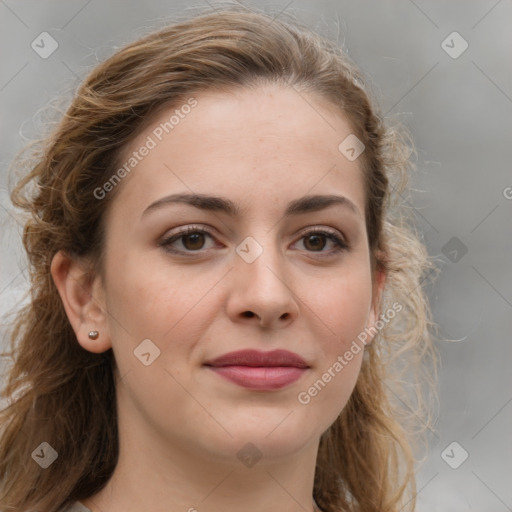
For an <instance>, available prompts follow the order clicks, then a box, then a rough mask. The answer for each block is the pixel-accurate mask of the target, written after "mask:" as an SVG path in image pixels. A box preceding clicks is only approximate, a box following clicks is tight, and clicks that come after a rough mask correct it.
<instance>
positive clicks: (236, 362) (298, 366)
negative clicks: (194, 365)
mask: <svg viewBox="0 0 512 512" xmlns="http://www.w3.org/2000/svg"><path fill="white" fill-rule="evenodd" d="M204 366H205V367H207V368H208V369H210V370H211V371H213V372H215V373H216V374H217V375H219V376H220V377H222V378H224V379H226V380H228V381H230V382H232V383H234V384H237V385H238V386H242V387H245V388H248V389H254V390H260V391H270V390H275V389H281V388H283V387H286V386H288V385H290V384H292V383H293V382H295V381H296V380H298V379H299V378H300V377H301V376H302V375H304V373H305V372H307V370H308V369H309V366H308V364H307V363H306V362H305V361H304V359H302V358H301V357H300V356H299V355H298V354H295V353H293V352H289V351H288V350H273V351H271V352H261V351H258V350H241V351H238V352H230V353H229V354H224V355H222V356H220V357H217V358H215V359H213V360H210V361H207V362H206V363H204Z"/></svg>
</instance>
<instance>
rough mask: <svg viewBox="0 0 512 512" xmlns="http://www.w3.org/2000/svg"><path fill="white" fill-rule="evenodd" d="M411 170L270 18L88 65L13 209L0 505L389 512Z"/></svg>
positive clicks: (233, 15)
mask: <svg viewBox="0 0 512 512" xmlns="http://www.w3.org/2000/svg"><path fill="white" fill-rule="evenodd" d="M410 152H411V149H410V145H409V144H407V143H406V139H405V138H404V137H403V136H401V135H400V132H398V131H397V130H395V129H393V128H391V127H389V126H387V125H386V124H385V123H384V121H383V120H382V119H381V118H380V117H379V116H378V114H377V110H376V107H374V106H373V105H372V104H371V101H370V98H369V96H368V93H367V92H366V90H365V85H364V80H363V77H362V75H361V74H360V73H359V72H358V71H357V70H356V68H355V67H354V66H353V65H352V64H351V63H350V62H349V60H348V59H347V57H346V56H345V55H344V54H343V53H342V52H341V50H339V49H338V48H336V46H335V45H334V44H332V43H329V42H327V41H325V40H323V39H322V38H320V37H319V36H317V35H314V34H312V33H311V32H310V31H308V30H307V29H306V28H305V27H303V26H301V25H300V24H299V23H297V22H294V21H288V22H282V21H280V20H278V19H274V20H272V18H270V17H268V16H266V15H263V14H255V13H249V12H246V11H245V10H242V9H224V10H222V11H218V12H216V13H214V14H203V15H200V16H196V17H194V18H192V19H190V20H185V21H182V22H180V23H177V24H175V25H174V26H170V27H167V28H164V29H162V30H160V31H159V32H155V33H152V34H150V35H148V36H146V37H145V38H143V39H141V40H139V41H136V42H135V43H132V44H130V45H128V46H126V47H125V48H123V49H121V50H120V51H118V52H117V53H116V54H115V55H113V56H112V57H111V58H110V59H108V60H107V61H106V62H104V63H102V64H101V65H99V66H98V67H97V68H96V69H94V70H93V71H92V72H91V74H90V75H89V76H88V77H87V79H86V80H85V82H84V83H83V85H82V86H81V87H80V88H79V90H78V92H77V93H76V96H75V98H74V100H73V102H72V104H71V106H70V107H69V109H68V111H67V112H66V114H65V115H64V117H63V119H62V120H61V122H60V124H59V125H58V127H57V128H56V130H55V131H54V132H53V133H52V134H51V135H50V136H49V138H48V139H47V141H46V143H45V144H44V145H43V147H42V149H41V151H40V152H39V153H36V154H35V155H34V157H33V160H32V161H29V163H30V162H32V163H31V164H30V165H31V172H30V173H29V174H28V175H27V176H26V177H25V178H24V179H23V180H22V181H21V182H20V183H19V184H18V186H17V187H16V189H15V190H14V192H13V195H12V197H13V201H14V203H15V204H16V205H17V206H19V207H22V208H25V209H26V210H27V211H28V213H29V214H30V218H29V219H28V220H27V223H26V226H25V231H24V244H25V247H26V250H27V253H28V256H29V259H30V263H31V276H32V300H31V302H30V304H29V305H28V306H27V307H26V309H25V310H24V311H23V312H21V313H20V315H19V318H18V321H17V324H16V326H15V328H14V330H13V334H12V353H11V357H12V358H13V366H12V369H11V370H10V373H9V375H8V380H7V385H6V387H5V390H4V395H5V396H6V397H11V400H10V401H9V404H10V405H9V407H7V408H6V409H5V410H3V412H2V416H1V425H2V438H1V441H0V478H1V488H0V505H1V509H2V510H4V509H5V510H7V509H8V510H17V511H18V510H19V511H22V510H23V511H25V510H44V511H45V512H46V511H48V512H54V511H55V512H56V511H62V510H73V511H79V510H80V511H87V510H90V511H93V512H120V511H131V510H150V511H152V512H160V511H164V510H165V511H168V510H184V511H185V510H188V511H195V510H197V511H203V510H209V511H230V510H233V511H234V510H244V511H246V512H255V511H269V510H281V511H283V510H284V511H290V512H291V511H299V510H300V511H308V512H310V511H314V510H322V511H325V512H327V511H329V512H334V511H360V512H363V511H364V512H370V511H374V512H377V511H379V512H384V511H386V512H387V511H398V510H407V509H413V508H414V455H413V451H412V448H411V444H410V443H411V442H412V438H411V434H412V433H413V432H412V431H411V425H410V424H409V423H407V421H406V420H407V415H409V416H412V417H414V418H417V417H418V411H417V410H416V408H415V406H412V405H410V404H409V402H408V401H407V400H408V398H410V396H406V394H405V391H404V390H402V389H401V388H400V387H399V382H400V381H401V380H403V379H402V375H403V373H404V372H408V373H407V379H408V384H409V386H408V388H409V387H410V385H411V384H413V385H414V384H416V385H419V383H420V382H421V379H425V378H428V376H429V375H431V373H429V372H432V368H431V367H430V366H429V364H427V363H432V362H433V361H434V356H435V352H434V349H433V346H432V341H431V337H430V334H429V327H430V321H429V310H428V306H427V303H426V300H425V297H424V292H423V291H422V286H421V284H422V279H423V277H424V273H425V270H426V269H428V268H430V263H429V261H428V259H427V255H426V251H425V249H424V247H423V245H422V244H421V243H420V242H419V240H418V239H417V237H416V236H415V234H414V231H413V229H412V228H411V227H409V222H408V221H407V219H406V217H405V216H404V215H403V211H402V207H401V203H400V202H399V201H397V200H395V199H396V198H399V197H400V194H401V193H403V192H404V190H405V189H404V187H405V181H406V178H407V171H408V169H409V167H410V165H409V156H410ZM30 185H32V188H30ZM406 362H407V364H405V363H406ZM413 370H414V371H413ZM409 391H410V389H408V392H409ZM419 403H420V404H421V402H419ZM403 507H405V508H403Z"/></svg>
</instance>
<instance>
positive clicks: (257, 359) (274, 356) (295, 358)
mask: <svg viewBox="0 0 512 512" xmlns="http://www.w3.org/2000/svg"><path fill="white" fill-rule="evenodd" d="M204 364H205V365H206V366H216V367H219V366H253V367H257V366H260V367H265V366H294V367H296V368H309V366H308V364H307V363H306V362H305V361H304V359H302V357H300V356H299V355H298V354H295V353H294V352H290V351H288V350H281V349H278V350H271V351H270V352H262V351H260V350H238V351H236V352H229V353H228V354H224V355H222V356H220V357H216V358H215V359H210V360H209V361H206V362H205V363H204Z"/></svg>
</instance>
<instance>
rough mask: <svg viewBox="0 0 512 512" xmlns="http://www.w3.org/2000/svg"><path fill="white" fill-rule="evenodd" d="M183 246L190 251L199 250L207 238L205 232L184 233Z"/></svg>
mask: <svg viewBox="0 0 512 512" xmlns="http://www.w3.org/2000/svg"><path fill="white" fill-rule="evenodd" d="M181 238H182V240H183V242H182V243H183V247H185V249H188V250H189V251H197V250H199V249H202V248H203V245H204V242H205V238H204V233H191V234H188V235H182V237H181Z"/></svg>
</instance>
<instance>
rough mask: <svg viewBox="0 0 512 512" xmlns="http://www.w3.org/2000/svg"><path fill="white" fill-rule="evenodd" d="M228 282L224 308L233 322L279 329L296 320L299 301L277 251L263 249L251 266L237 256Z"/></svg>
mask: <svg viewBox="0 0 512 512" xmlns="http://www.w3.org/2000/svg"><path fill="white" fill-rule="evenodd" d="M230 279H231V282H230V293H229V297H228V300H227V306H226V307H227V314H228V316H229V317H230V318H231V320H232V321H233V322H236V323H248V324H254V325H259V326H261V327H263V328H269V329H280V328H283V327H286V326H287V325H289V324H290V323H292V322H293V321H294V319H295V318H297V316H298V314H299V306H298V298H297V296H296V295H295V293H294V291H293V282H292V280H291V277H290V273H289V272H286V268H285V262H284V261H283V257H282V256H281V255H279V254H278V253H277V251H276V250H272V249H271V248H268V247H266V248H265V249H264V251H263V253H262V254H261V255H260V256H259V257H258V258H256V260H254V261H252V262H251V263H248V262H247V261H245V260H244V259H243V258H241V257H239V256H238V255H236V256H235V268H234V269H233V271H232V272H230Z"/></svg>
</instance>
